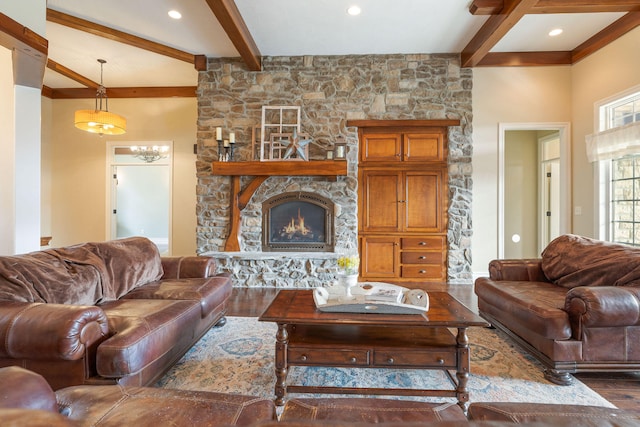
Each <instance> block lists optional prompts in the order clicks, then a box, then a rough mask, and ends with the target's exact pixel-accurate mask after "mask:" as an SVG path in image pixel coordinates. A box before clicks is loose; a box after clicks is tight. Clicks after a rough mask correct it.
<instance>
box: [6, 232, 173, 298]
mask: <svg viewBox="0 0 640 427" xmlns="http://www.w3.org/2000/svg"><path fill="white" fill-rule="evenodd" d="M160 277H162V262H161V259H160V253H159V252H158V248H157V247H156V245H154V244H153V242H151V241H150V240H149V239H146V238H144V237H132V238H127V239H120V240H113V241H109V242H98V243H84V244H80V245H75V246H68V247H65V248H57V249H47V250H45V251H38V252H33V253H29V254H24V255H16V256H4V257H0V300H5V301H20V302H44V303H53V304H72V305H94V304H96V303H98V302H101V301H112V300H115V299H118V298H120V297H121V296H122V295H124V294H126V293H127V292H129V291H130V290H131V289H134V288H136V287H138V286H140V285H143V284H145V283H149V282H153V281H155V280H158V279H160Z"/></svg>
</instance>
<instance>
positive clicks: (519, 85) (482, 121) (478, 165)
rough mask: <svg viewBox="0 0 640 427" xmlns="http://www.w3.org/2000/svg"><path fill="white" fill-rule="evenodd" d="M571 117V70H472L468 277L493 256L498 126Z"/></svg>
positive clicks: (495, 245) (480, 272)
mask: <svg viewBox="0 0 640 427" xmlns="http://www.w3.org/2000/svg"><path fill="white" fill-rule="evenodd" d="M570 119H571V68H570V67H568V66H565V67H517V68H515V67H513V68H510V67H500V68H476V69H474V71H473V238H472V244H471V250H472V253H473V263H472V270H473V272H474V275H484V274H486V271H487V270H488V264H489V261H491V260H492V259H494V258H497V257H498V125H499V124H500V123H504V124H513V123H532V122H536V123H562V122H569V121H570Z"/></svg>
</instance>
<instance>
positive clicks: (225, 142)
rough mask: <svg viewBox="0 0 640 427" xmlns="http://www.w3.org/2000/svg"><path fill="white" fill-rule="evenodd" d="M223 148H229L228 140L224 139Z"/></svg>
mask: <svg viewBox="0 0 640 427" xmlns="http://www.w3.org/2000/svg"><path fill="white" fill-rule="evenodd" d="M224 146H225V147H228V146H229V140H228V139H225V140H224Z"/></svg>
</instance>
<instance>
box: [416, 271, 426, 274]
mask: <svg viewBox="0 0 640 427" xmlns="http://www.w3.org/2000/svg"><path fill="white" fill-rule="evenodd" d="M426 272H427V270H420V271H418V273H420V274H424V273H426Z"/></svg>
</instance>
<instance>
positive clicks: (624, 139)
mask: <svg viewBox="0 0 640 427" xmlns="http://www.w3.org/2000/svg"><path fill="white" fill-rule="evenodd" d="M585 139H586V142H587V157H588V158H589V161H590V162H596V161H599V160H610V159H617V158H620V157H623V156H627V155H629V154H640V122H633V123H629V124H628V125H624V126H620V127H617V128H613V129H609V130H605V131H603V132H598V133H594V134H593V135H587V137H586V138H585Z"/></svg>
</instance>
